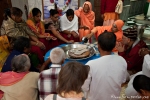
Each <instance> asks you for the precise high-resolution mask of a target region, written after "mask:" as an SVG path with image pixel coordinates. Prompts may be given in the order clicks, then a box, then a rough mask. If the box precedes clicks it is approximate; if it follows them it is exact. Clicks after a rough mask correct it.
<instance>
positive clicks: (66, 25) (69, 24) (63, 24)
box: [60, 14, 78, 34]
mask: <svg viewBox="0 0 150 100" xmlns="http://www.w3.org/2000/svg"><path fill="white" fill-rule="evenodd" d="M60 28H61V31H64V30H68V31H75V32H76V33H77V34H78V17H77V16H76V15H74V18H73V20H72V21H69V20H68V19H67V16H66V14H64V15H63V16H61V17H60Z"/></svg>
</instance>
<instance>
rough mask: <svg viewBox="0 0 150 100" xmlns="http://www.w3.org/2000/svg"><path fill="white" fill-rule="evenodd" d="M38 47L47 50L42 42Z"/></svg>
mask: <svg viewBox="0 0 150 100" xmlns="http://www.w3.org/2000/svg"><path fill="white" fill-rule="evenodd" d="M37 46H38V47H40V48H41V49H43V50H45V49H46V47H45V45H44V44H43V43H42V42H40V41H39V42H38V44H37Z"/></svg>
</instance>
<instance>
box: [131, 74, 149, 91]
mask: <svg viewBox="0 0 150 100" xmlns="http://www.w3.org/2000/svg"><path fill="white" fill-rule="evenodd" d="M133 87H134V89H135V90H136V91H137V92H139V93H142V92H141V90H140V89H142V90H147V91H150V78H149V77H147V76H145V75H137V76H136V77H135V78H134V80H133Z"/></svg>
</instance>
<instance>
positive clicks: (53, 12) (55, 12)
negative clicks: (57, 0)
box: [49, 9, 59, 16]
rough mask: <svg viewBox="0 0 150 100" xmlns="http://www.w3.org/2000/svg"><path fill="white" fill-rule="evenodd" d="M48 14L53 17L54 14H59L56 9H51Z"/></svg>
mask: <svg viewBox="0 0 150 100" xmlns="http://www.w3.org/2000/svg"><path fill="white" fill-rule="evenodd" d="M49 13H50V15H51V16H54V15H55V14H59V12H58V11H57V10H56V9H51V10H50V11H49Z"/></svg>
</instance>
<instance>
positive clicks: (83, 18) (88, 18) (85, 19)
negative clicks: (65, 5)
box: [75, 1, 95, 40]
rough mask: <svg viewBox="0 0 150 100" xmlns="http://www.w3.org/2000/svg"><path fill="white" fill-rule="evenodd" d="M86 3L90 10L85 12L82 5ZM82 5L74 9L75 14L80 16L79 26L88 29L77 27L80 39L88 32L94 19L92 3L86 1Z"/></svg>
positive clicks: (92, 26)
mask: <svg viewBox="0 0 150 100" xmlns="http://www.w3.org/2000/svg"><path fill="white" fill-rule="evenodd" d="M85 4H87V5H89V7H90V11H89V12H88V13H85V12H84V11H83V7H84V5H85ZM83 7H80V8H79V9H78V10H76V11H75V14H76V16H78V17H79V18H80V26H86V27H88V28H89V30H84V29H79V37H80V40H81V39H82V37H84V36H86V35H87V34H90V32H91V30H92V29H93V28H94V21H95V13H94V12H93V11H92V5H91V3H90V2H88V1H86V2H84V4H83Z"/></svg>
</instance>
